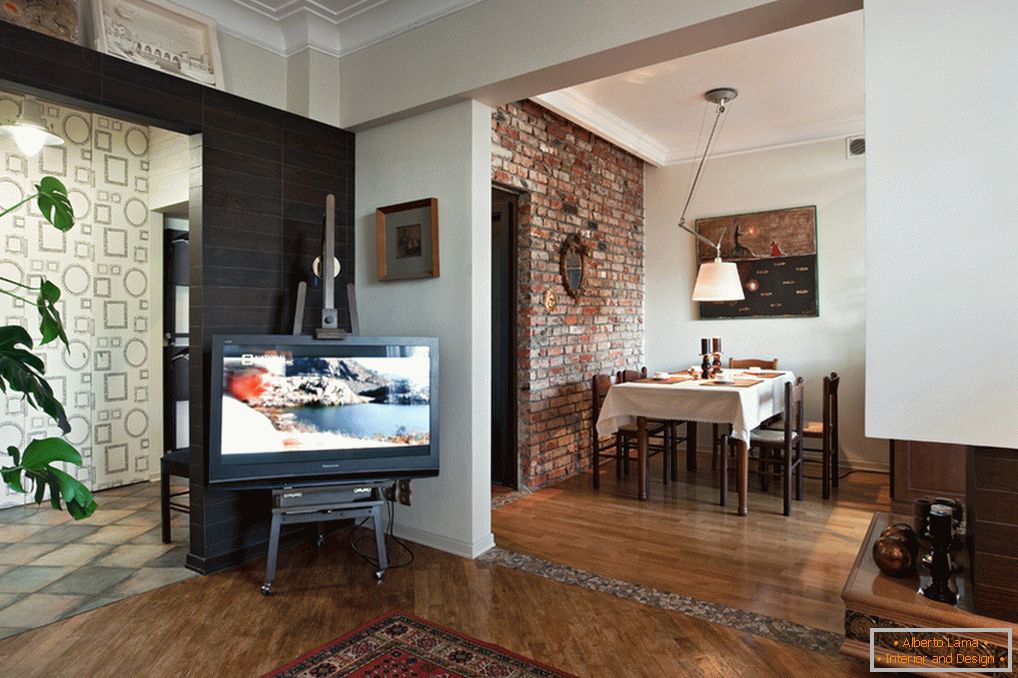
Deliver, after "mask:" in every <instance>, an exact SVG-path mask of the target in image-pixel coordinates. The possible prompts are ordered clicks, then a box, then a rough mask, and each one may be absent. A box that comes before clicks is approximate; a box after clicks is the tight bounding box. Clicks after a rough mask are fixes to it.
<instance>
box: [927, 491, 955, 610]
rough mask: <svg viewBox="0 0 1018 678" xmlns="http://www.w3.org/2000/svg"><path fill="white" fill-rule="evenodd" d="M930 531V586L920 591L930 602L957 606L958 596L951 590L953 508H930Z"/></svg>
mask: <svg viewBox="0 0 1018 678" xmlns="http://www.w3.org/2000/svg"><path fill="white" fill-rule="evenodd" d="M928 522H929V529H930V541H931V542H932V550H931V551H930V577H931V581H930V583H929V586H926V587H925V588H922V589H920V590H919V592H920V593H922V594H923V595H924V596H926V597H927V598H929V599H930V600H936V601H938V602H941V603H948V604H949V605H955V604H956V603H957V602H958V594H957V593H956V592H955V591H954V590H953V589H952V588H951V540H952V538H953V537H954V512H953V510H952V507H950V506H944V505H942V504H934V505H933V506H931V507H930V517H929V519H928Z"/></svg>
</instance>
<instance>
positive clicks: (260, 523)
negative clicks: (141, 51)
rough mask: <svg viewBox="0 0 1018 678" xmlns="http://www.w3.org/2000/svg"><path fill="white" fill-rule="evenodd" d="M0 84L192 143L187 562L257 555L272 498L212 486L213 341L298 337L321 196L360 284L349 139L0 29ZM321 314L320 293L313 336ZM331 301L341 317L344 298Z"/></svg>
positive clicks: (345, 261)
mask: <svg viewBox="0 0 1018 678" xmlns="http://www.w3.org/2000/svg"><path fill="white" fill-rule="evenodd" d="M0 83H3V84H4V86H5V87H10V88H11V89H15V90H21V91H28V92H32V91H34V92H36V93H38V94H40V95H41V96H44V97H46V98H48V99H52V100H56V101H66V102H67V103H73V104H75V105H78V106H84V107H85V108H91V109H96V110H104V111H106V112H109V113H111V114H113V115H116V116H118V117H121V118H125V119H131V120H137V121H139V122H145V123H148V124H152V125H155V126H158V127H163V128H165V129H170V130H173V131H176V132H182V133H185V134H191V135H194V136H192V166H193V170H192V179H191V203H190V209H191V243H192V245H191V295H190V298H191V328H190V329H191V334H190V337H191V355H192V360H191V440H192V448H191V451H192V461H191V466H192V468H191V497H190V500H191V543H190V555H189V558H188V560H189V564H190V565H191V566H192V567H195V568H196V569H198V570H200V571H210V570H213V569H216V568H219V567H222V566H224V565H227V564H230V563H232V562H236V561H237V560H239V559H241V558H244V557H248V556H250V555H256V554H258V553H260V552H262V550H263V549H264V543H265V542H266V541H267V520H268V515H269V502H268V497H267V495H266V493H264V492H243V493H240V492H229V491H223V490H214V489H211V488H209V487H207V486H206V484H205V482H206V475H207V471H206V469H207V463H206V450H205V444H204V436H205V431H206V430H207V426H208V420H207V410H206V408H205V400H206V397H207V394H208V389H209V361H210V349H211V345H212V337H213V335H215V334H227V333H234V334H252V333H285V332H289V331H290V328H291V327H292V323H293V308H294V298H295V296H296V289H297V283H298V282H299V281H300V280H302V279H307V278H308V276H309V271H310V267H311V262H312V261H313V259H314V257H315V256H316V254H317V252H318V251H319V249H320V247H321V245H320V238H321V224H322V219H323V213H324V206H325V195H326V194H327V193H334V194H335V195H336V224H337V234H336V252H337V256H338V257H339V259H340V261H341V263H342V273H341V275H340V279H339V283H340V287H339V289H340V290H344V289H345V284H346V282H352V281H353V257H354V252H353V195H354V186H353V177H354V136H353V134H351V133H349V132H345V131H343V130H340V129H337V128H334V127H330V126H328V125H325V124H322V123H318V122H315V121H312V120H308V119H306V118H302V117H300V116H297V115H293V114H291V113H287V112H284V111H280V110H277V109H275V108H271V107H269V106H264V105H262V104H258V103H255V102H252V101H248V100H246V99H241V98H240V97H236V96H233V95H231V94H227V93H225V92H222V91H219V90H216V89H212V88H208V87H203V86H201V85H198V84H195V83H192V82H189V81H186V80H182V79H180V78H175V77H173V76H169V75H166V74H163V73H160V72H158V71H155V70H152V69H148V68H144V67H141V66H136V65H134V64H131V63H128V62H126V61H123V60H120V59H117V58H115V57H109V56H106V55H103V54H99V53H98V52H94V51H92V50H90V49H86V48H84V47H80V46H77V45H71V44H68V43H65V42H62V41H60V40H56V39H54V38H49V37H47V36H44V35H40V34H38V33H34V32H31V31H28V30H25V29H22V28H18V27H16V26H13V25H11V24H7V23H5V22H2V21H0ZM337 103H338V102H337ZM320 304H321V291H320V289H319V288H312V289H311V290H309V295H308V304H307V307H306V308H307V309H308V310H307V311H306V313H305V327H306V328H307V329H309V330H310V328H312V327H314V326H315V325H316V324H317V313H316V312H315V310H314V309H316V308H318V307H320ZM337 304H339V305H340V307H341V313H342V312H345V310H346V309H345V305H346V295H345V294H344V293H342V291H341V292H340V293H339V294H338V295H337ZM341 317H342V316H341ZM348 329H349V328H348ZM199 356H200V359H198V357H199Z"/></svg>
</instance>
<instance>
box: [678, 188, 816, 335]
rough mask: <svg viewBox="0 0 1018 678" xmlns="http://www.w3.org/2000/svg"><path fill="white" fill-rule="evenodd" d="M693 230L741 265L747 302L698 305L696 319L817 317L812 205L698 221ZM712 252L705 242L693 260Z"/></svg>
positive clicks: (703, 259) (708, 256) (702, 259)
mask: <svg viewBox="0 0 1018 678" xmlns="http://www.w3.org/2000/svg"><path fill="white" fill-rule="evenodd" d="M696 232H697V233H699V234H700V235H702V236H704V237H706V238H707V239H709V240H710V241H711V242H718V240H721V257H722V258H723V259H724V260H725V261H731V262H734V263H735V264H736V265H738V267H739V278H740V279H741V280H742V289H743V292H744V293H745V295H746V298H745V299H744V300H742V301H703V302H700V318H701V319H707V318H782V317H784V318H788V317H794V318H811V317H817V316H819V315H820V303H819V298H818V288H819V285H818V283H817V208H816V206H815V205H807V206H803V207H789V208H786V209H779V210H769V211H766V212H752V213H748V214H731V215H726V216H721V217H708V218H704V219H697V220H696ZM715 254H716V252H715V251H714V249H713V248H711V247H707V245H706V244H705V243H700V244H698V246H697V258H698V260H699V261H700V262H701V263H703V262H706V261H711V260H712V259H713V258H714V256H715Z"/></svg>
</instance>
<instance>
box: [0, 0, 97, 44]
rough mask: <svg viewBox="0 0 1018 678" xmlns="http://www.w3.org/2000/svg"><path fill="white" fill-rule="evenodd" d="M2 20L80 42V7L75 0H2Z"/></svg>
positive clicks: (0, 15)
mask: <svg viewBox="0 0 1018 678" xmlns="http://www.w3.org/2000/svg"><path fill="white" fill-rule="evenodd" d="M0 20H3V21H7V22H9V23H12V24H16V25H18V26H23V27H24V28H30V29H32V30H33V31H38V32H39V33H45V34H46V35H49V36H52V37H54V38H60V39H61V40H66V41H67V42H74V43H76V42H78V9H77V3H75V1H74V0H2V1H0Z"/></svg>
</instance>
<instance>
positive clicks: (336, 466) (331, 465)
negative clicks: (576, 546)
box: [322, 464, 339, 468]
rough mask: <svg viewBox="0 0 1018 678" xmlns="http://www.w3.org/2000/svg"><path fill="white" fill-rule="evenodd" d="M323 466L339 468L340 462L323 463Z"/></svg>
mask: <svg viewBox="0 0 1018 678" xmlns="http://www.w3.org/2000/svg"><path fill="white" fill-rule="evenodd" d="M322 468H339V464H322Z"/></svg>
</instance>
